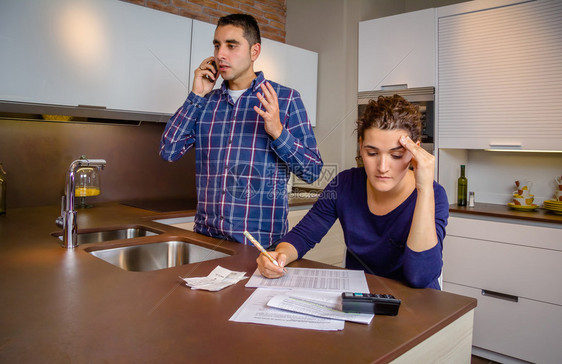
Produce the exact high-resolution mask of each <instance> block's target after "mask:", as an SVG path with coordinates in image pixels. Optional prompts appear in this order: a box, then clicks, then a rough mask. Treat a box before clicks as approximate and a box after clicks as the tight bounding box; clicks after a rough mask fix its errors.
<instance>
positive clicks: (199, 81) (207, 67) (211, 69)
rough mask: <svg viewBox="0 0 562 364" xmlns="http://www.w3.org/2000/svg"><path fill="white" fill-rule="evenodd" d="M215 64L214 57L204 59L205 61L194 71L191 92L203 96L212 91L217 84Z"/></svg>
mask: <svg viewBox="0 0 562 364" xmlns="http://www.w3.org/2000/svg"><path fill="white" fill-rule="evenodd" d="M217 74H218V72H217V64H216V63H215V57H209V58H205V60H204V61H203V62H202V63H201V65H199V67H197V69H196V70H195V78H194V79H193V88H192V89H191V91H193V93H194V94H196V95H197V96H201V97H203V96H205V95H206V94H208V93H209V92H211V91H212V90H213V87H214V86H215V83H216V82H217Z"/></svg>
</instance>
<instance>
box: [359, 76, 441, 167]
mask: <svg viewBox="0 0 562 364" xmlns="http://www.w3.org/2000/svg"><path fill="white" fill-rule="evenodd" d="M394 94H398V95H400V96H402V97H403V98H405V99H406V100H407V101H408V102H410V103H412V104H415V105H418V106H419V109H420V112H421V120H422V139H421V146H422V147H423V148H424V149H425V150H427V151H428V152H429V153H431V154H435V151H434V140H435V87H416V88H407V87H406V86H401V85H397V86H390V87H388V88H385V89H383V90H377V91H364V92H359V93H358V97H357V102H358V107H357V112H358V115H357V117H358V118H360V117H361V116H362V115H363V113H364V112H365V108H366V107H367V104H368V103H369V100H373V99H374V100H376V99H377V98H378V97H379V96H392V95H394ZM358 154H359V150H358ZM358 163H359V160H358Z"/></svg>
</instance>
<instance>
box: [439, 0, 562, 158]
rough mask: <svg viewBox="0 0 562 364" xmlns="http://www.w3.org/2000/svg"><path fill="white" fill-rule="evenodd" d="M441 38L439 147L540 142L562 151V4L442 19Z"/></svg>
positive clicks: (530, 4) (554, 1) (544, 2)
mask: <svg viewBox="0 0 562 364" xmlns="http://www.w3.org/2000/svg"><path fill="white" fill-rule="evenodd" d="M438 37H439V40H438V116H439V139H440V142H441V141H442V143H440V147H455V146H452V145H450V144H451V141H454V142H455V143H456V145H458V143H459V142H460V144H463V140H466V143H468V144H467V145H468V146H469V144H470V142H469V139H470V138H477V139H478V140H486V141H493V140H515V141H517V140H519V141H522V142H523V144H524V140H523V139H533V138H535V139H542V140H547V143H548V144H549V146H550V147H552V146H559V149H560V150H562V1H560V0H551V1H547V0H538V1H531V2H525V3H520V4H516V5H511V6H504V7H499V8H495V9H487V10H483V11H477V12H471V13H465V14H460V15H453V16H448V17H442V18H439V19H438ZM467 145H464V146H463V145H458V146H456V147H460V148H462V147H467Z"/></svg>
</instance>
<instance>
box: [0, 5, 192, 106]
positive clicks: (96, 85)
mask: <svg viewBox="0 0 562 364" xmlns="http://www.w3.org/2000/svg"><path fill="white" fill-rule="evenodd" d="M191 22H192V21H191V19H188V18H185V17H180V16H177V15H173V14H169V13H165V12H161V11H157V10H153V9H149V8H146V7H143V6H138V5H133V4H128V3H125V2H122V1H117V0H81V1H75V0H49V1H44V0H17V1H2V2H1V3H0V47H1V48H2V56H1V57H0V100H2V101H10V102H14V101H15V102H22V103H34V104H35V103H37V104H50V105H63V106H73V107H74V106H78V105H89V106H96V107H102V108H107V109H111V110H129V111H135V112H145V113H157V114H172V113H173V112H175V110H176V109H177V108H178V106H179V105H181V103H182V102H183V100H184V99H185V96H186V92H187V87H188V81H189V72H188V71H189V70H188V67H189V51H190V41H191Z"/></svg>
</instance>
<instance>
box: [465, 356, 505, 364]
mask: <svg viewBox="0 0 562 364" xmlns="http://www.w3.org/2000/svg"><path fill="white" fill-rule="evenodd" d="M470 364H499V363H498V362H495V361H493V360H490V359H484V358H481V357H479V356H476V355H473V356H472V359H471V360H470Z"/></svg>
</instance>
